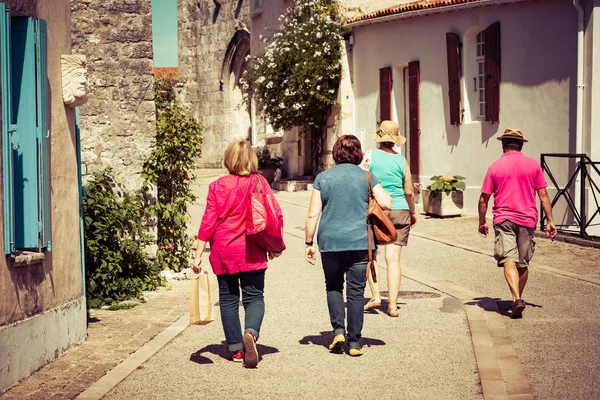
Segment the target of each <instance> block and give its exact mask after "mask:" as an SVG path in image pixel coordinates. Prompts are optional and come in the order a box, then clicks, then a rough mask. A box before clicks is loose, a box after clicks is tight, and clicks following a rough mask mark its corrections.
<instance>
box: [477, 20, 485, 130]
mask: <svg viewBox="0 0 600 400" xmlns="http://www.w3.org/2000/svg"><path fill="white" fill-rule="evenodd" d="M476 62H477V77H476V78H475V79H476V80H475V91H477V92H478V93H477V94H478V97H479V119H481V120H485V32H484V31H481V32H479V33H478V34H477V58H476Z"/></svg>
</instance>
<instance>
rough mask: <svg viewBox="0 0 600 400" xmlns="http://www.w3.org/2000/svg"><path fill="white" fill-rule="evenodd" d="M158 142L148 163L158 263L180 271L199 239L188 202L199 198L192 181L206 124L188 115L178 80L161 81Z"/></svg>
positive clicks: (150, 211) (147, 187) (146, 177)
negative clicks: (190, 231)
mask: <svg viewBox="0 0 600 400" xmlns="http://www.w3.org/2000/svg"><path fill="white" fill-rule="evenodd" d="M155 88H156V143H155V144H154V146H153V149H152V153H151V154H150V155H149V156H148V158H147V159H146V160H145V162H144V167H143V174H142V176H143V178H144V185H143V191H144V192H145V193H146V194H147V196H148V197H152V193H153V191H154V192H155V194H156V198H155V200H154V201H153V202H149V203H148V204H147V207H146V211H147V213H148V214H149V215H150V216H153V217H156V218H157V236H158V237H157V242H158V246H159V250H158V265H159V268H161V269H166V268H171V269H173V270H175V271H180V270H181V269H183V268H187V267H188V266H189V256H190V250H191V247H192V242H193V238H190V237H188V235H187V234H186V229H187V224H188V223H189V222H190V215H189V212H188V206H189V204H190V203H192V202H194V201H195V200H196V196H194V194H193V193H192V190H191V184H192V183H193V181H194V178H195V177H194V175H193V174H192V172H191V171H192V170H193V168H194V159H195V158H196V157H198V156H200V145H201V144H202V130H203V128H202V125H201V124H200V123H199V122H198V121H196V120H194V119H193V118H189V117H187V116H186V115H185V113H184V111H183V109H182V107H181V105H180V104H179V102H178V101H177V100H176V99H175V95H174V91H173V87H172V82H167V81H162V80H160V79H157V80H156V83H155Z"/></svg>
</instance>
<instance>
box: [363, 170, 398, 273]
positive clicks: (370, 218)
mask: <svg viewBox="0 0 600 400" xmlns="http://www.w3.org/2000/svg"><path fill="white" fill-rule="evenodd" d="M366 174H367V181H368V183H369V208H368V210H367V238H368V243H369V263H368V264H367V279H368V278H369V276H370V275H371V276H373V282H377V263H376V262H375V260H373V249H372V247H373V243H372V242H373V239H372V236H373V234H375V241H376V242H377V244H389V243H394V242H395V241H396V239H397V238H398V232H396V228H395V227H394V224H393V222H392V221H391V220H390V219H389V217H388V216H387V215H385V213H384V212H383V210H382V209H381V207H380V206H379V204H378V203H377V200H375V196H374V195H373V187H372V184H371V182H372V180H373V175H371V173H370V172H369V171H366Z"/></svg>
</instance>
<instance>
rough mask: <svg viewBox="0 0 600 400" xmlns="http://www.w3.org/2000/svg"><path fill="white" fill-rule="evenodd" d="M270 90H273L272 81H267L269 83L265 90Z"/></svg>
mask: <svg viewBox="0 0 600 400" xmlns="http://www.w3.org/2000/svg"><path fill="white" fill-rule="evenodd" d="M271 88H273V81H269V83H267V89H271Z"/></svg>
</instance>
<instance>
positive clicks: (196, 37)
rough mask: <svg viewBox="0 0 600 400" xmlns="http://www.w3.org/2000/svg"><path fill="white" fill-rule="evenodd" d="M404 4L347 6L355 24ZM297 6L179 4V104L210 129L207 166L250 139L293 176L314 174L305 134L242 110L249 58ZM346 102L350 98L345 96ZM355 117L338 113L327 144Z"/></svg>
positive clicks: (183, 0) (384, 0)
mask: <svg viewBox="0 0 600 400" xmlns="http://www.w3.org/2000/svg"><path fill="white" fill-rule="evenodd" d="M398 2H399V0H380V1H368V0H343V1H342V4H343V6H344V7H345V8H346V10H347V13H348V16H356V15H361V14H363V13H366V12H369V11H372V10H374V9H377V7H387V6H391V5H394V4H398ZM219 3H223V4H219ZM374 3H375V4H374ZM293 4H294V2H293V0H283V1H282V0H252V1H248V0H243V1H242V0H235V1H223V2H218V1H213V0H201V1H192V0H179V2H178V10H179V14H178V20H179V77H180V84H181V87H180V99H181V100H182V102H183V103H184V105H185V107H186V108H187V109H188V110H189V112H190V113H191V114H192V115H193V116H194V117H196V118H198V119H200V120H201V121H202V123H203V125H204V127H205V132H204V144H203V153H202V159H201V165H202V166H213V167H220V166H221V162H222V157H223V151H224V149H225V146H226V145H227V143H229V142H230V141H231V140H233V139H237V138H246V139H248V140H250V141H251V142H252V144H253V145H264V144H266V145H267V146H268V147H269V148H270V149H271V150H272V153H273V154H276V155H281V156H283V158H284V164H285V174H286V175H287V176H290V177H297V176H302V175H306V174H310V172H311V165H312V154H311V151H310V150H311V145H310V138H308V137H306V136H304V135H302V134H301V132H300V131H299V130H298V129H292V130H291V131H289V132H274V131H273V129H272V128H271V127H270V125H269V124H267V123H266V122H265V120H264V118H263V117H262V116H261V115H257V114H256V112H255V111H254V110H252V107H251V106H249V105H247V104H245V103H243V102H242V91H241V89H240V85H239V78H240V75H241V73H242V72H243V70H244V67H245V57H246V56H247V55H248V54H252V55H257V54H260V53H261V52H262V51H263V50H264V44H263V42H262V41H261V40H260V39H259V38H260V37H261V36H267V37H268V36H271V35H272V34H273V33H275V32H276V31H277V30H278V29H279V26H280V25H279V24H280V23H279V16H280V15H282V14H283V13H285V11H286V9H287V8H288V7H291V6H292V5H293ZM344 95H345V91H344V93H341V92H340V96H344ZM350 112H351V110H345V109H344V110H336V112H335V113H334V115H332V117H331V118H330V120H329V122H328V141H331V140H332V138H335V137H336V135H337V133H336V132H337V131H340V132H341V131H342V130H343V128H342V124H341V122H340V121H341V120H340V118H341V115H349V113H350ZM336 121H337V122H336ZM344 128H345V127H344ZM329 147H331V146H329Z"/></svg>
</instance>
